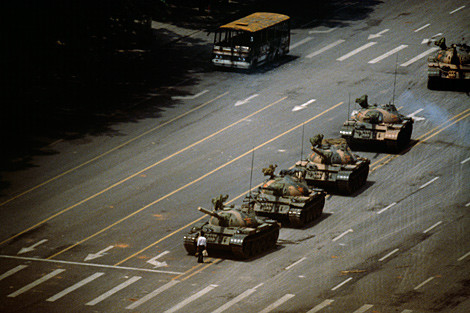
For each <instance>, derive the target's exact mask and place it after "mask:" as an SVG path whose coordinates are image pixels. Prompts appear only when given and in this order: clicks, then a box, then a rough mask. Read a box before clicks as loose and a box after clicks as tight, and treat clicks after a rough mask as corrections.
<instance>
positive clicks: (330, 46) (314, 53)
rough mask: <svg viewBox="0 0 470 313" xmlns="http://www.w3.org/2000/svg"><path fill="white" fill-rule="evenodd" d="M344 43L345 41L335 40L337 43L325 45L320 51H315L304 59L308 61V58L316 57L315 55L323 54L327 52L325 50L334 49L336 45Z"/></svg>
mask: <svg viewBox="0 0 470 313" xmlns="http://www.w3.org/2000/svg"><path fill="white" fill-rule="evenodd" d="M345 41H346V40H343V39H340V40H337V41H335V42H333V43H330V44H329V45H327V46H325V47H323V48H321V49H320V50H317V51H315V52H312V53H310V54H309V55H307V56H306V58H309V59H310V58H313V57H314V56H317V55H319V54H320V53H323V52H325V51H327V50H330V49H331V48H334V47H336V46H337V45H339V44H342V43H343V42H345Z"/></svg>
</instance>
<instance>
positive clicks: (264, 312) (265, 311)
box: [259, 294, 295, 313]
mask: <svg viewBox="0 0 470 313" xmlns="http://www.w3.org/2000/svg"><path fill="white" fill-rule="evenodd" d="M293 297H295V295H292V294H286V295H284V296H282V297H281V298H280V299H278V300H277V301H276V302H274V303H272V304H271V305H269V306H267V307H266V308H265V309H263V310H261V311H260V312H259V313H269V312H271V311H272V310H274V309H276V308H277V307H279V306H280V305H281V304H283V303H284V302H286V301H287V300H289V299H290V298H293Z"/></svg>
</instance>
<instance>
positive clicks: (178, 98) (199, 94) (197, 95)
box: [171, 89, 209, 100]
mask: <svg viewBox="0 0 470 313" xmlns="http://www.w3.org/2000/svg"><path fill="white" fill-rule="evenodd" d="M206 92H209V90H207V89H206V90H203V91H201V92H200V93H198V94H195V95H192V96H173V97H171V99H173V100H193V99H196V98H197V97H199V96H202V95H203V94H205V93H206Z"/></svg>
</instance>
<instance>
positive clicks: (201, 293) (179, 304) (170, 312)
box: [164, 285, 218, 313]
mask: <svg viewBox="0 0 470 313" xmlns="http://www.w3.org/2000/svg"><path fill="white" fill-rule="evenodd" d="M216 287H218V285H210V286H207V287H206V288H204V289H202V290H201V291H199V292H198V293H195V294H193V295H192V296H190V297H188V298H186V299H184V300H183V301H181V302H180V303H178V304H177V305H175V306H174V307H172V308H171V309H169V310H166V311H165V312H164V313H173V312H176V311H178V310H179V309H181V308H183V307H185V306H186V305H188V304H189V303H191V302H193V301H194V300H196V299H198V298H200V297H202V296H203V295H205V294H206V293H208V292H209V291H211V290H212V289H214V288H216Z"/></svg>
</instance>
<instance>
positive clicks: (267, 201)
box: [245, 169, 325, 227]
mask: <svg viewBox="0 0 470 313" xmlns="http://www.w3.org/2000/svg"><path fill="white" fill-rule="evenodd" d="M263 173H265V175H266V174H267V176H270V177H269V178H268V179H267V180H266V181H265V182H264V183H263V184H262V185H261V186H260V187H259V188H258V190H257V191H255V192H253V194H251V195H249V196H247V197H246V198H245V203H249V204H248V206H249V207H250V208H252V209H253V210H254V212H255V214H256V215H258V216H265V217H269V218H272V219H276V220H278V221H282V222H288V223H289V224H290V225H291V226H294V227H302V226H304V225H305V224H308V223H309V222H311V221H313V220H314V219H315V218H318V217H320V216H321V214H322V212H323V206H324V205H325V192H324V191H323V190H320V189H313V190H312V189H310V188H309V187H308V185H307V183H306V181H305V179H304V175H305V173H304V172H303V170H299V169H291V170H282V171H280V173H279V175H275V174H274V172H272V173H271V172H270V171H265V169H263Z"/></svg>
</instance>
